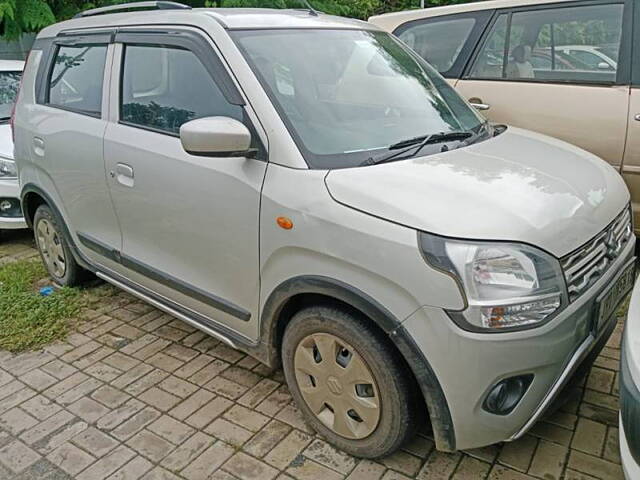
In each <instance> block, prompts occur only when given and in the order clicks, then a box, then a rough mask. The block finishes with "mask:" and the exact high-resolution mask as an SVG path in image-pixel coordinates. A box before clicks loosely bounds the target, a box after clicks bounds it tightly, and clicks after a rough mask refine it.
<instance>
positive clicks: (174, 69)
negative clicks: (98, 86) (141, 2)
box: [120, 45, 243, 134]
mask: <svg viewBox="0 0 640 480" xmlns="http://www.w3.org/2000/svg"><path fill="white" fill-rule="evenodd" d="M123 68H124V73H123V77H122V86H121V88H122V103H121V108H120V119H121V121H122V122H124V123H127V124H131V125H136V126H141V127H145V128H150V129H153V130H160V131H164V132H168V133H171V134H178V133H179V131H180V126H181V125H182V124H183V123H186V122H188V121H190V120H194V119H196V118H202V117H209V116H226V117H232V118H235V119H237V120H240V121H242V116H243V110H242V107H240V106H237V105H232V104H230V103H229V102H228V101H227V100H226V99H225V97H224V96H223V94H222V92H221V91H220V89H219V88H218V86H217V85H216V83H215V81H214V80H213V78H212V77H211V75H210V74H209V72H208V71H207V70H206V69H205V67H204V65H202V63H201V62H200V60H198V58H197V57H196V55H195V54H194V53H193V52H191V51H189V50H183V49H180V48H169V47H162V46H151V45H150V46H138V45H134V46H127V47H126V48H125V55H124V64H123Z"/></svg>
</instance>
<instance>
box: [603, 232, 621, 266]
mask: <svg viewBox="0 0 640 480" xmlns="http://www.w3.org/2000/svg"><path fill="white" fill-rule="evenodd" d="M604 246H605V247H606V248H607V251H606V252H605V254H604V256H605V257H607V259H608V260H614V259H615V258H616V256H617V253H618V247H619V246H620V244H619V242H618V241H617V240H616V232H615V231H614V230H613V229H611V230H609V233H608V234H607V238H605V240H604Z"/></svg>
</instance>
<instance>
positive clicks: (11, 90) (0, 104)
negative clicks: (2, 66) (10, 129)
mask: <svg viewBox="0 0 640 480" xmlns="http://www.w3.org/2000/svg"><path fill="white" fill-rule="evenodd" d="M21 75H22V74H21V73H20V72H0V122H3V121H4V122H6V121H7V120H9V118H10V117H11V110H12V109H13V104H14V103H15V101H16V96H17V95H18V88H19V87H20V77H21Z"/></svg>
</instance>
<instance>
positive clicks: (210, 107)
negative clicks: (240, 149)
mask: <svg viewBox="0 0 640 480" xmlns="http://www.w3.org/2000/svg"><path fill="white" fill-rule="evenodd" d="M159 35H162V34H158V32H157V31H156V32H153V33H151V34H149V35H148V36H146V35H145V34H144V33H137V34H132V35H130V36H127V35H120V36H119V37H116V42H117V43H116V45H117V46H118V50H117V57H120V58H119V59H117V60H116V62H117V64H119V65H121V69H122V71H121V72H114V76H113V78H114V79H117V83H119V85H117V88H118V89H119V94H118V95H112V97H113V98H117V99H120V100H119V105H116V106H115V107H114V109H113V110H114V112H115V114H116V116H117V118H116V119H114V120H115V121H113V122H110V123H109V125H108V127H107V131H106V135H105V160H106V169H107V171H108V172H109V175H110V180H109V185H110V188H111V193H112V197H113V202H114V205H115V210H116V213H117V216H118V219H119V221H120V225H121V228H122V232H123V241H122V253H121V257H122V258H121V261H122V265H123V266H124V267H125V268H126V269H127V270H128V273H127V277H128V278H129V279H130V280H133V281H134V282H136V283H138V284H140V285H142V286H144V287H146V288H148V289H151V290H152V291H153V292H155V293H157V294H159V295H162V296H164V297H166V298H168V299H169V300H171V301H173V302H175V303H177V304H179V305H180V306H181V307H184V308H186V309H187V310H190V311H193V312H196V313H198V314H200V315H204V316H206V317H207V318H208V319H210V320H212V321H213V322H214V323H215V326H222V327H223V328H225V327H226V328H228V329H231V330H233V331H234V332H235V333H239V334H241V335H243V336H245V337H247V338H249V339H252V340H255V339H256V338H257V336H258V330H257V329H258V321H257V318H256V317H257V313H256V312H257V311H258V303H259V257H258V255H259V248H258V237H259V207H260V194H261V186H262V181H263V178H264V175H265V171H266V165H267V164H266V162H265V161H264V158H259V159H247V158H214V157H199V156H192V155H189V154H187V153H186V152H185V151H184V150H183V148H182V145H181V143H180V138H179V129H180V126H181V125H182V124H183V123H185V122H187V121H189V120H192V119H195V118H201V117H208V116H227V117H232V118H236V119H238V120H240V121H245V122H247V120H246V118H245V117H246V112H245V109H244V107H243V106H242V105H241V103H242V102H241V101H238V100H237V98H236V99H235V100H234V99H233V98H231V99H230V98H229V94H228V92H229V91H230V89H231V87H229V84H228V83H227V84H226V85H225V87H224V88H221V81H222V77H221V76H222V75H226V71H224V69H223V68H220V67H221V63H220V62H219V60H218V61H216V62H214V61H213V59H214V56H215V55H216V53H215V52H214V50H213V48H212V47H208V48H206V49H204V50H205V51H206V52H208V55H209V56H208V57H206V58H203V57H202V51H203V49H202V48H201V45H200V41H198V40H197V39H196V40H194V39H191V40H189V42H186V44H185V42H183V41H182V40H180V41H176V44H175V45H172V40H171V35H170V34H169V33H167V37H166V38H162V39H158V36H159ZM184 36H187V37H188V36H189V35H187V34H185V35H183V37H184ZM119 39H120V40H119ZM127 39H130V40H131V42H130V43H129V40H127ZM194 42H195V43H194ZM201 42H205V40H204V38H202V39H201ZM191 44H193V45H199V46H198V48H197V49H195V50H192V49H190V48H188V47H189V45H191ZM217 58H218V57H215V59H217ZM224 78H225V79H226V81H229V79H228V78H227V77H224ZM112 93H113V92H112ZM236 93H237V91H236ZM232 102H235V104H234V103H232ZM215 326H214V328H215Z"/></svg>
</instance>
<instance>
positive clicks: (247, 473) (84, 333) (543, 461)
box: [0, 232, 623, 480]
mask: <svg viewBox="0 0 640 480" xmlns="http://www.w3.org/2000/svg"><path fill="white" fill-rule="evenodd" d="M34 255H35V250H34V248H33V243H32V240H31V238H30V235H29V233H28V232H27V233H10V234H6V235H5V236H4V237H3V239H2V240H0V265H3V264H5V263H7V262H10V261H15V260H17V259H20V258H26V257H30V256H34ZM114 292H115V293H114V295H113V296H111V297H106V298H105V299H104V301H103V302H102V303H101V304H99V306H98V308H96V309H94V310H88V311H85V312H84V313H83V315H82V321H81V322H80V323H79V326H78V327H77V330H76V331H74V332H73V333H72V334H71V335H69V337H68V338H67V339H66V340H65V341H62V342H58V343H55V344H53V345H50V346H48V347H46V348H45V349H43V350H40V351H34V352H28V353H23V354H19V355H12V354H10V353H8V352H3V351H0V479H16V480H18V479H20V480H27V479H36V478H37V479H39V480H58V479H60V480H62V479H71V478H75V479H78V480H102V479H109V480H136V479H143V480H178V479H184V480H204V479H215V480H233V479H247V480H249V479H260V480H270V479H274V478H277V479H279V480H280V479H282V480H284V479H297V480H313V479H322V480H334V479H335V480H338V479H348V480H360V479H363V480H378V479H382V480H402V479H408V478H415V479H418V480H427V479H429V480H431V479H433V480H439V479H449V478H450V479H459V480H462V479H485V478H486V479H491V480H527V479H545V480H546V479H548V480H551V479H566V480H589V479H594V478H598V479H622V478H623V474H622V470H621V467H620V456H619V449H618V413H617V409H618V360H619V356H620V350H619V344H620V335H621V333H622V324H620V325H619V326H618V328H617V329H616V331H615V333H614V335H613V337H612V339H611V340H610V342H609V344H608V345H607V347H606V348H605V349H604V351H603V352H602V355H601V356H600V357H599V358H598V359H597V361H596V363H595V365H594V367H593V369H592V370H591V372H590V374H589V375H588V377H587V378H586V379H584V380H583V381H580V382H576V384H575V385H573V386H571V387H570V388H568V389H567V390H566V391H565V392H563V395H562V397H563V398H562V399H563V405H562V407H561V408H560V409H559V410H558V411H557V412H556V413H554V414H552V415H550V416H549V417H548V418H546V419H545V420H544V421H542V422H539V423H538V424H536V425H535V426H534V427H533V429H532V430H531V431H530V432H529V434H527V435H526V436H525V437H524V438H522V439H521V440H518V441H516V442H513V443H507V444H503V445H493V446H490V447H486V448H482V449H477V450H472V451H467V452H460V453H456V454H444V453H440V452H437V451H436V450H435V449H434V444H433V440H432V437H431V434H430V433H429V431H428V429H427V428H425V431H424V432H423V433H421V434H419V435H418V436H416V438H415V439H414V440H413V441H412V442H411V443H410V444H408V445H407V446H406V447H405V448H404V449H403V450H402V451H400V452H398V453H396V454H394V455H392V456H390V457H388V458H385V459H382V460H380V461H376V462H373V461H369V460H360V459H356V458H353V457H350V456H349V455H346V454H344V453H342V452H340V451H338V450H336V449H334V448H332V447H331V446H330V445H329V444H327V443H326V442H324V441H323V440H322V439H321V438H319V437H318V436H316V435H314V434H313V432H312V431H311V430H310V429H309V428H308V427H307V426H306V425H305V424H304V422H303V421H302V419H301V417H300V414H299V412H298V410H297V409H296V407H295V406H294V405H293V404H292V403H291V397H290V396H289V393H288V392H287V388H286V386H285V384H284V379H283V375H282V372H281V371H275V372H270V371H269V370H268V369H267V368H265V367H264V366H263V365H261V364H259V363H258V362H257V361H256V360H254V359H253V358H251V357H249V356H246V355H244V354H243V353H240V352H238V351H235V350H233V349H231V348H228V347H227V346H225V345H223V344H221V343H220V342H218V341H216V340H215V339H213V338H211V337H207V336H206V335H205V334H203V333H201V332H199V331H197V330H195V329H193V328H192V327H190V326H189V325H187V324H185V323H183V322H181V321H179V320H176V319H174V318H172V317H171V316H169V315H166V314H163V313H162V312H160V311H158V310H156V309H154V308H153V307H151V306H149V305H147V304H145V303H142V302H140V301H139V300H137V299H135V298H133V297H131V296H130V295H128V294H126V293H124V292H117V291H114Z"/></svg>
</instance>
